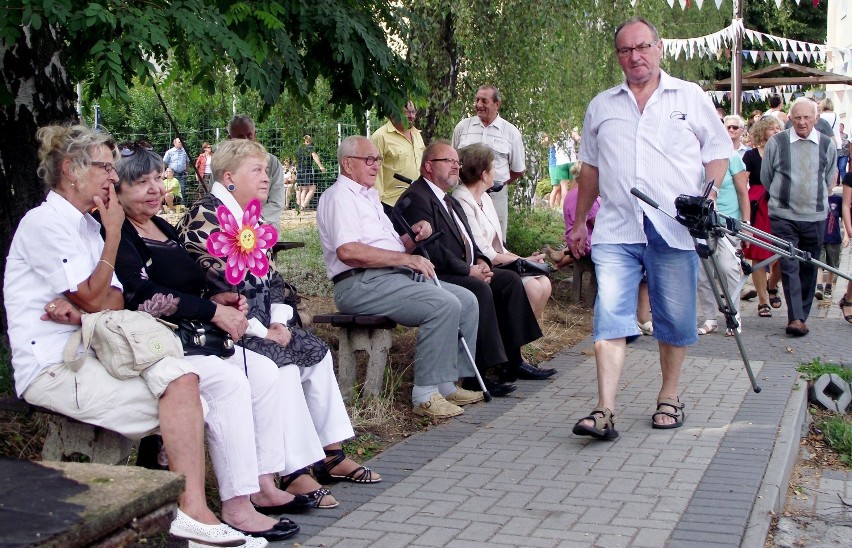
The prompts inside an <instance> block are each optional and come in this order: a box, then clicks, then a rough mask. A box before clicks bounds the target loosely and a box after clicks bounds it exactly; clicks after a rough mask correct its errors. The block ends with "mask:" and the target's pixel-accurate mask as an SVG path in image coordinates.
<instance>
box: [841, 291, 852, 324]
mask: <svg viewBox="0 0 852 548" xmlns="http://www.w3.org/2000/svg"><path fill="white" fill-rule="evenodd" d="M839 304H840V313H841V314H843V319H844V320H846V321H847V322H849V323H852V314H845V313H844V312H845V311H844V310H843V309H844V308H846V307H847V306H852V301H847V300H846V296H845V295H844V296H843V297H840V303H839Z"/></svg>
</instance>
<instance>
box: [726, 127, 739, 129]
mask: <svg viewBox="0 0 852 548" xmlns="http://www.w3.org/2000/svg"><path fill="white" fill-rule="evenodd" d="M725 127H726V128H728V129H742V127H741V126H725Z"/></svg>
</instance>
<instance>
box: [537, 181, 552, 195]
mask: <svg viewBox="0 0 852 548" xmlns="http://www.w3.org/2000/svg"><path fill="white" fill-rule="evenodd" d="M552 188H553V187H552V186H551V185H550V179H542V180H540V181H539V182H538V183H536V185H535V195H536V196H538V197H539V198H544V197H545V196H547V195H548V194H550V190H551V189H552Z"/></svg>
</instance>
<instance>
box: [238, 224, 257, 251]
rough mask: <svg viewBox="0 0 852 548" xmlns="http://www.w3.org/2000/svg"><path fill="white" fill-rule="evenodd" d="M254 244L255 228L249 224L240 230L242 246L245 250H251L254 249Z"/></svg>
mask: <svg viewBox="0 0 852 548" xmlns="http://www.w3.org/2000/svg"><path fill="white" fill-rule="evenodd" d="M254 245H255V236H254V229H253V228H251V227H249V226H244V227H243V229H242V230H241V231H240V247H242V248H243V250H244V251H251V250H252V249H254Z"/></svg>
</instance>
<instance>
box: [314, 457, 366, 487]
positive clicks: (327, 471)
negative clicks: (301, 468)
mask: <svg viewBox="0 0 852 548" xmlns="http://www.w3.org/2000/svg"><path fill="white" fill-rule="evenodd" d="M325 456H326V457H331V460H325V459H323V460H321V461H319V462H318V463H316V464H314V465H313V470H314V477H315V478H316V479H317V481H318V482H320V483H323V484H327V483H334V482H336V481H351V482H352V483H379V482H380V481H382V480H381V479H374V478H373V471H372V470H370V469H369V468H367V467H366V466H359V467H358V468H356V469H355V470H352V471H351V472H349V473H348V474H346V475H345V476H336V475H334V474H332V473H331V471H332V470H333V469H334V467H335V466H337V465H338V464H340V463H341V462H343V461H344V460H346V453H345V452H344V451H343V449H326V450H325Z"/></svg>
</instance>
